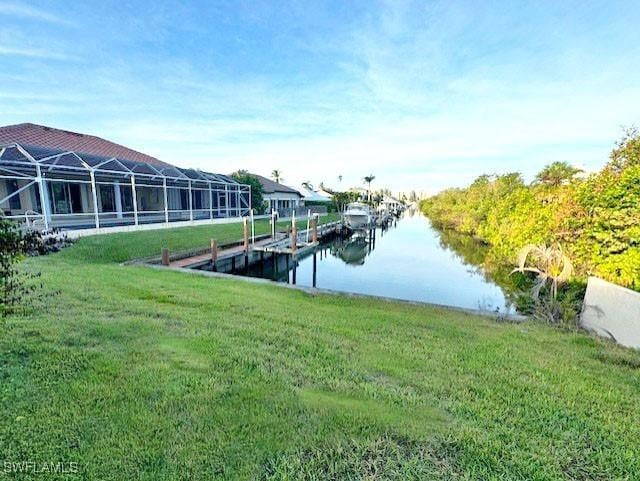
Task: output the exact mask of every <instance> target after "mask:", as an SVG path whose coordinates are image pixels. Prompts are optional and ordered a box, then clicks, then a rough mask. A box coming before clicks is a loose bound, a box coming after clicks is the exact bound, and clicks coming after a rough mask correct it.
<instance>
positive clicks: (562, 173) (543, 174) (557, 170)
mask: <svg viewBox="0 0 640 481" xmlns="http://www.w3.org/2000/svg"><path fill="white" fill-rule="evenodd" d="M580 172H582V169H578V168H576V167H573V166H571V165H569V163H568V162H554V163H552V164H549V165H547V166H546V167H545V168H544V169H542V170H541V171H540V172H539V173H538V175H536V181H537V182H539V183H540V184H545V185H549V186H551V187H559V186H561V185H562V184H565V183H567V182H570V181H571V180H572V179H573V178H574V177H575V176H576V175H577V174H579V173H580Z"/></svg>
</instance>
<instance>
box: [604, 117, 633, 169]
mask: <svg viewBox="0 0 640 481" xmlns="http://www.w3.org/2000/svg"><path fill="white" fill-rule="evenodd" d="M634 165H635V166H640V131H639V130H638V129H637V128H636V127H630V128H627V129H625V131H624V135H623V136H622V139H621V140H620V141H619V142H617V143H616V148H615V149H613V152H611V161H610V162H609V167H611V168H612V169H613V170H614V171H615V172H621V171H622V170H624V169H625V168H627V167H631V166H634Z"/></svg>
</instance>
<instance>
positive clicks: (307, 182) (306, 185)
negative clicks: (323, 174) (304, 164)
mask: <svg viewBox="0 0 640 481" xmlns="http://www.w3.org/2000/svg"><path fill="white" fill-rule="evenodd" d="M302 187H304V188H305V189H309V190H313V184H312V183H311V181H310V180H305V181H304V182H303V183H302Z"/></svg>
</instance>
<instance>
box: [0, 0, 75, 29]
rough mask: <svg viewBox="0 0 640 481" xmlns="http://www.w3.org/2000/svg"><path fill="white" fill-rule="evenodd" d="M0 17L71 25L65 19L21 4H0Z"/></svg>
mask: <svg viewBox="0 0 640 481" xmlns="http://www.w3.org/2000/svg"><path fill="white" fill-rule="evenodd" d="M0 15H10V16H15V17H21V18H28V19H33V20H39V21H42V22H48V23H53V24H58V25H71V24H72V23H71V22H70V21H69V20H68V19H66V18H62V17H59V16H57V15H54V14H52V13H49V12H47V11H45V10H41V9H39V8H36V7H33V6H31V5H26V4H23V3H7V2H0Z"/></svg>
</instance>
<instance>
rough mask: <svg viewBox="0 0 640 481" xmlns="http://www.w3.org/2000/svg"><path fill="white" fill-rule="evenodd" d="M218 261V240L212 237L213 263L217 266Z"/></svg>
mask: <svg viewBox="0 0 640 481" xmlns="http://www.w3.org/2000/svg"><path fill="white" fill-rule="evenodd" d="M217 262H218V241H217V240H215V239H211V264H212V265H213V267H216V264H217Z"/></svg>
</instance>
